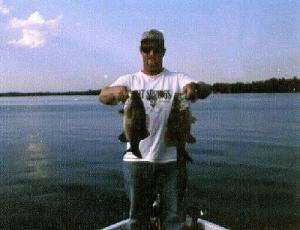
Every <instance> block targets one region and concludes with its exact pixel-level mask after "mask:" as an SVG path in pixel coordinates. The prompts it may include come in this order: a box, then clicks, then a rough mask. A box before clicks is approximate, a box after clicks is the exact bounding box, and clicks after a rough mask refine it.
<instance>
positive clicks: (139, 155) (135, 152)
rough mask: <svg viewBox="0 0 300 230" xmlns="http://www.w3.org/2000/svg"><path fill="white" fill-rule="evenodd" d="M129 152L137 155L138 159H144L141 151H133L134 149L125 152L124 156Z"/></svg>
mask: <svg viewBox="0 0 300 230" xmlns="http://www.w3.org/2000/svg"><path fill="white" fill-rule="evenodd" d="M128 152H132V154H133V155H135V156H136V157H137V158H140V159H141V158H143V156H142V154H141V152H140V150H139V149H135V150H133V149H132V148H129V149H127V150H126V151H125V152H124V154H123V156H124V155H125V154H126V153H128Z"/></svg>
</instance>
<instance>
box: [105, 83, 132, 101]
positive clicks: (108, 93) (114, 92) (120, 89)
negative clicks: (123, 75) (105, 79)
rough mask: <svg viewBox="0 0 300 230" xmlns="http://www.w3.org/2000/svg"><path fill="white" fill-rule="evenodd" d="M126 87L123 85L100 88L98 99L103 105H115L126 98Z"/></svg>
mask: <svg viewBox="0 0 300 230" xmlns="http://www.w3.org/2000/svg"><path fill="white" fill-rule="evenodd" d="M128 92H129V91H128V89H127V87H125V86H111V87H104V88H103V89H101V92H100V94H99V101H100V102H102V103H103V104H105V105H116V104H118V103H119V102H120V101H122V102H125V100H126V99H127V98H128Z"/></svg>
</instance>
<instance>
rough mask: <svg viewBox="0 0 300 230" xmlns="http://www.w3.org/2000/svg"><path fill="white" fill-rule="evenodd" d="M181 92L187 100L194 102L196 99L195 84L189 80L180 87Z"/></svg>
mask: <svg viewBox="0 0 300 230" xmlns="http://www.w3.org/2000/svg"><path fill="white" fill-rule="evenodd" d="M182 94H183V95H185V96H186V98H187V99H188V100H191V102H195V101H196V100H197V99H198V96H197V94H198V91H197V84H196V83H194V82H191V83H189V84H187V85H185V86H184V87H183V89H182Z"/></svg>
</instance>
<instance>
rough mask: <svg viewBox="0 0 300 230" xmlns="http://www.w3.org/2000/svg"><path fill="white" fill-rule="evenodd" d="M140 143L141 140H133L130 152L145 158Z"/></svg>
mask: <svg viewBox="0 0 300 230" xmlns="http://www.w3.org/2000/svg"><path fill="white" fill-rule="evenodd" d="M139 143H140V142H139V141H133V142H132V141H131V142H130V148H129V149H128V152H132V154H133V155H135V156H136V157H138V158H143V156H142V154H141V151H140V149H139Z"/></svg>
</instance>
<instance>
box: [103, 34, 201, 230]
mask: <svg viewBox="0 0 300 230" xmlns="http://www.w3.org/2000/svg"><path fill="white" fill-rule="evenodd" d="M165 52H166V48H165V46H164V36H163V34H162V33H161V32H160V31H158V30H155V29H152V30H150V31H146V32H144V33H143V34H142V38H141V45H140V53H141V55H142V58H143V69H142V70H141V71H139V72H137V73H133V74H128V75H124V76H121V77H120V78H118V79H117V80H116V81H115V82H114V83H113V84H111V85H110V86H109V87H105V88H103V89H102V90H101V93H100V95H99V99H100V101H101V102H102V103H104V104H108V105H115V104H117V103H118V102H120V101H122V102H124V101H125V100H126V99H127V98H128V93H129V91H132V90H138V91H139V93H140V96H141V98H142V100H143V103H144V107H145V111H146V115H147V117H148V127H147V128H148V131H149V133H150V135H149V136H148V137H147V138H145V139H144V140H142V141H141V142H140V145H139V149H140V151H141V154H142V159H139V158H137V157H136V156H134V155H133V154H132V153H131V152H128V153H126V154H125V155H124V157H123V165H124V175H125V180H126V183H127V185H128V187H129V199H130V227H131V229H147V226H148V224H149V219H150V215H151V207H152V203H153V201H154V199H155V197H153V194H154V193H155V191H158V192H159V193H160V198H161V210H160V213H161V223H162V226H163V229H180V223H179V220H178V217H177V190H178V189H177V170H178V168H177V163H176V158H177V157H176V148H175V147H167V146H166V145H165V143H164V134H165V131H166V126H167V120H168V116H169V113H170V110H171V106H172V101H173V98H174V94H175V93H183V94H185V95H186V97H187V98H188V99H190V100H191V101H195V100H196V99H197V91H196V87H195V83H193V82H194V81H193V80H192V79H191V78H190V77H188V76H186V75H185V74H182V73H177V72H171V71H169V70H167V69H165V68H164V67H163V57H164V55H165Z"/></svg>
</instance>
